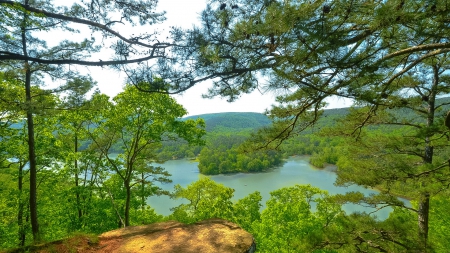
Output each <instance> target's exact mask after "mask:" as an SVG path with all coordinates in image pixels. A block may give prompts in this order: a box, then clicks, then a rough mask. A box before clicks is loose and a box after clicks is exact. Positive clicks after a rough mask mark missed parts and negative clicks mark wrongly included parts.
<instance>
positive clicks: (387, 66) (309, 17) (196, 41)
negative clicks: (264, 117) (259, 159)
mask: <svg viewBox="0 0 450 253" xmlns="http://www.w3.org/2000/svg"><path fill="white" fill-rule="evenodd" d="M449 12H450V9H449V7H448V6H447V4H446V3H445V2H444V1H414V2H406V1H401V0H390V1H364V0H361V1H333V2H332V3H330V2H329V1H313V2H311V1H266V0H255V1H251V3H248V1H211V3H210V5H208V7H207V9H206V10H205V11H204V12H203V13H202V26H201V27H200V28H194V29H192V30H190V31H187V33H186V45H187V46H186V47H185V48H184V49H185V50H181V51H180V57H189V59H192V58H194V59H195V61H191V63H192V66H189V67H190V69H194V70H195V71H196V73H197V78H198V79H204V78H216V79H215V80H214V81H215V82H214V85H213V87H212V88H211V89H210V90H209V93H208V95H207V96H215V95H220V96H225V97H228V99H229V100H230V101H233V100H235V99H237V98H238V97H239V95H240V94H242V93H247V92H251V91H253V90H255V89H264V90H269V91H273V92H276V93H277V94H279V96H278V97H277V102H278V104H277V105H276V106H274V107H273V108H272V109H271V110H270V111H268V114H269V116H270V117H271V119H272V120H273V125H272V126H271V127H269V128H265V129H263V130H261V131H259V134H255V135H254V136H253V137H252V138H251V140H250V141H249V145H248V148H257V149H258V148H259V149H260V148H269V149H272V148H278V147H279V146H280V145H281V143H282V142H283V141H285V140H287V139H289V138H291V137H293V136H295V135H297V134H299V133H301V132H303V131H305V130H306V129H308V128H310V127H312V126H314V125H315V124H316V123H317V121H318V120H319V119H320V118H321V116H322V109H323V107H324V106H325V105H326V101H327V99H329V98H332V97H336V96H337V97H342V98H347V99H352V100H354V101H355V103H356V104H357V105H361V106H367V107H366V109H365V110H358V111H356V112H355V114H356V115H355V119H359V123H358V124H356V123H355V125H353V127H356V130H355V131H354V132H352V133H353V134H356V136H357V134H358V133H359V130H362V129H363V128H364V127H366V126H367V125H368V124H369V123H371V122H373V120H372V119H375V118H377V115H378V114H379V113H382V111H383V110H384V109H385V108H386V107H388V108H389V107H392V108H409V107H411V105H413V104H415V105H418V104H419V103H421V102H417V101H418V100H419V101H421V99H423V103H424V104H422V106H423V105H425V104H427V105H428V108H427V109H426V110H429V111H428V112H427V113H425V114H423V115H424V117H425V118H427V123H425V124H426V126H424V127H421V128H420V129H422V130H424V129H429V130H431V128H433V127H432V126H434V125H435V123H434V118H435V117H436V116H437V115H434V110H435V109H437V108H436V107H435V106H434V105H433V104H432V101H433V98H432V96H434V93H435V92H436V91H437V90H440V91H442V93H441V94H442V95H443V94H448V91H447V88H446V87H447V84H445V83H444V82H440V84H438V86H440V87H441V88H439V89H437V90H434V89H432V84H431V83H432V82H439V78H436V75H437V77H440V76H441V75H444V72H442V71H443V70H444V69H446V66H447V63H446V57H447V55H448V52H449V51H450V43H449V41H448V38H447V37H446V34H448V33H449V26H448V25H447V24H448V22H449V20H448V15H449ZM433 62H434V63H433ZM436 64H438V65H436ZM415 71H419V72H421V73H424V74H423V77H422V79H424V78H425V77H433V81H432V82H428V84H429V86H427V87H425V86H424V85H421V83H420V82H416V81H413V80H411V79H417V78H416V77H412V78H411V76H414V72H415ZM425 73H427V74H425ZM261 77H265V78H266V80H268V81H267V82H266V83H264V84H262V82H260V81H259V80H261ZM408 80H410V81H411V82H409V81H408ZM407 83H409V86H408V84H407ZM422 83H423V82H422ZM182 84H183V83H181V84H177V85H173V86H171V87H169V90H171V91H172V92H176V91H177V90H183V87H189V85H190V83H189V82H185V83H184V84H185V86H182ZM409 91H415V92H416V95H415V96H413V95H410V94H409V93H408V92H409ZM418 106H419V105H418ZM438 117H441V119H442V116H438ZM397 123H398V122H397ZM425 132H426V133H422V132H421V133H422V134H421V138H424V139H423V142H422V143H421V144H422V154H423V153H426V155H422V158H423V159H422V160H420V161H419V162H420V164H423V166H424V167H428V169H423V170H422V169H421V170H419V171H417V170H416V171H415V172H414V173H413V175H415V176H414V179H412V178H411V180H413V181H415V182H421V181H422V180H425V178H426V177H428V175H429V174H430V173H435V175H436V176H438V177H439V179H437V178H435V179H433V180H443V182H442V183H444V182H446V180H447V179H446V176H444V177H441V176H440V175H439V174H440V173H442V171H443V169H444V166H443V165H442V164H438V163H435V162H434V161H432V159H431V156H433V152H432V150H433V145H434V144H432V143H433V137H436V136H437V135H436V134H438V133H439V132H441V133H443V132H442V130H433V131H432V132H430V131H428V130H427V131H425ZM436 138H437V137H436ZM379 150H380V151H381V149H379ZM354 151H355V150H354ZM394 151H395V150H394ZM355 152H356V151H355ZM355 154H356V153H355ZM394 154H395V153H394ZM419 157H420V155H419ZM413 160H414V159H411V160H410V162H411V161H413ZM361 168H365V166H362V167H361ZM412 168H417V167H416V166H413V167H412ZM398 169H399V168H398ZM427 171H428V172H427ZM425 172H427V173H425ZM421 173H423V174H421ZM360 183H362V182H361V181H360ZM425 184H428V183H425ZM431 185H435V184H434V183H432V184H430V186H431ZM427 188H428V186H425V188H422V187H421V188H420V189H422V190H423V192H422V194H421V196H420V197H418V198H419V199H420V201H419V208H418V210H420V211H418V213H419V214H420V215H419V222H418V225H419V233H420V234H419V237H420V241H421V242H422V246H423V247H426V241H427V233H428V228H427V225H426V224H427V219H428V218H427V217H428V215H427V213H428V206H429V205H428V199H429V197H428V196H429V194H430V191H428V190H426V189H427Z"/></svg>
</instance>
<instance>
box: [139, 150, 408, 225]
mask: <svg viewBox="0 0 450 253" xmlns="http://www.w3.org/2000/svg"><path fill="white" fill-rule="evenodd" d="M161 166H162V167H164V168H165V169H166V170H167V171H168V172H169V173H170V174H172V177H171V179H172V181H173V182H172V183H170V184H162V185H161V184H159V186H161V188H163V189H164V190H169V191H172V190H173V186H174V185H176V184H180V185H181V186H182V187H186V186H187V185H188V184H190V183H192V182H195V181H197V180H198V179H199V178H201V177H205V176H204V175H201V174H200V173H199V171H198V168H197V162H193V161H188V160H172V161H168V162H166V163H164V164H162V165H161ZM208 177H209V178H211V179H212V180H214V181H215V182H217V183H221V184H223V185H225V186H227V187H230V188H233V189H235V192H234V198H233V200H234V201H235V200H238V199H241V198H243V197H245V196H247V195H248V194H250V193H252V192H255V191H259V192H260V193H261V196H262V198H263V199H262V203H261V204H262V205H263V207H262V208H264V205H265V202H266V201H267V200H268V199H269V198H270V192H271V191H274V190H277V189H280V188H283V187H289V186H294V185H296V184H310V185H311V186H314V187H318V188H320V189H323V190H326V191H328V192H329V193H330V194H337V193H346V192H350V191H359V192H362V193H364V194H365V195H369V194H373V193H377V192H376V191H375V190H371V189H366V188H364V187H360V186H350V187H337V186H335V185H334V182H335V181H336V173H334V172H333V168H332V167H329V168H325V169H316V168H314V167H313V166H311V165H310V164H309V163H308V158H307V157H294V158H289V159H288V160H287V161H286V163H285V164H284V165H283V166H282V167H280V168H277V169H273V170H270V171H268V172H264V173H237V174H230V175H214V176H208ZM402 200H403V201H404V202H405V203H407V204H408V205H409V202H408V201H407V200H405V199H402ZM181 203H183V200H181V199H170V198H169V197H167V196H152V197H150V198H149V199H148V204H149V205H150V206H151V207H152V208H154V209H155V211H156V212H157V213H159V214H162V215H169V214H170V213H171V211H170V208H172V207H175V206H178V205H180V204H181ZM343 209H344V210H345V211H346V212H347V213H351V212H363V211H366V212H372V211H374V210H375V209H373V208H370V207H363V206H360V205H354V204H346V205H344V206H343ZM391 210H392V209H390V208H384V209H381V210H379V211H377V212H376V213H374V214H373V215H374V216H376V217H377V218H378V219H381V220H383V219H386V218H387V217H388V215H389V213H390V212H391Z"/></svg>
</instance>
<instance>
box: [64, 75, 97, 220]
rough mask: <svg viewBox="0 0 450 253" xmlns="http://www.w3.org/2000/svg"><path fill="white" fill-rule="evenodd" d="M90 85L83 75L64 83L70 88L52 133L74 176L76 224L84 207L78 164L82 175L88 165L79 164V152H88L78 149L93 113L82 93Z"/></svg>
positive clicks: (87, 138) (86, 137) (85, 91)
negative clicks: (57, 140)
mask: <svg viewBox="0 0 450 253" xmlns="http://www.w3.org/2000/svg"><path fill="white" fill-rule="evenodd" d="M94 85H95V82H93V81H92V80H91V79H90V78H85V77H77V78H74V79H73V80H70V81H69V82H68V83H67V84H66V85H65V86H67V87H70V88H71V89H70V90H69V91H68V92H67V94H66V96H65V98H64V99H63V102H62V104H61V105H60V108H59V109H60V110H62V112H61V113H60V114H59V115H58V126H59V127H58V131H57V133H56V134H57V137H58V139H59V140H60V142H61V143H62V144H61V150H60V153H61V156H62V157H63V160H64V164H65V165H66V166H67V167H68V168H69V170H70V172H71V173H70V174H69V175H73V176H74V181H75V182H74V183H75V187H74V189H75V197H76V209H77V212H78V220H79V225H80V226H82V217H83V211H84V212H85V210H83V209H82V203H81V196H80V194H81V187H80V178H79V177H80V174H81V172H82V171H83V169H82V168H81V167H84V171H85V175H86V173H87V168H88V167H89V165H88V164H80V163H81V162H80V160H81V158H82V155H83V154H87V153H88V150H86V148H84V150H83V151H85V152H80V151H81V150H80V149H81V146H82V145H83V144H84V145H85V146H86V145H87V142H88V141H89V135H88V134H87V132H86V128H87V124H88V123H89V120H90V118H92V117H93V116H92V113H95V109H94V108H91V106H90V104H89V102H90V101H88V100H87V98H86V93H87V92H89V91H90V90H91V89H92V88H93V86H94ZM90 114H91V115H90ZM83 165H84V166H83ZM91 175H92V174H91ZM91 178H92V176H91ZM84 184H86V182H84ZM84 186H85V185H84Z"/></svg>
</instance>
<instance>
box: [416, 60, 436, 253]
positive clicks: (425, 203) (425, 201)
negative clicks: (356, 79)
mask: <svg viewBox="0 0 450 253" xmlns="http://www.w3.org/2000/svg"><path fill="white" fill-rule="evenodd" d="M438 84H439V67H438V66H436V65H434V66H433V84H432V86H431V89H430V94H429V96H428V110H427V111H428V114H427V127H431V126H432V125H433V123H434V117H435V109H436V94H437V88H438ZM430 137H431V136H427V137H426V138H425V150H424V159H423V162H424V163H426V164H431V163H433V155H434V150H433V146H432V145H431V140H430ZM424 184H425V183H424ZM423 186H424V187H425V186H426V185H423ZM417 213H418V223H419V238H420V240H421V245H422V247H423V248H424V249H425V251H426V250H427V246H428V245H427V241H428V230H429V224H428V222H429V213H430V193H429V192H425V193H423V194H422V196H420V199H419V208H418V211H417Z"/></svg>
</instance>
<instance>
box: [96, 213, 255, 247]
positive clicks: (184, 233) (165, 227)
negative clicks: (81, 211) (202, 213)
mask: <svg viewBox="0 0 450 253" xmlns="http://www.w3.org/2000/svg"><path fill="white" fill-rule="evenodd" d="M99 239H100V242H99V244H98V245H96V246H95V247H93V248H91V249H92V250H93V251H91V252H114V253H122V252H123V253H125V252H126V253H132V252H155V253H158V252H167V253H171V252H173V253H175V252H177V253H178V252H186V253H190V252H192V253H194V252H195V253H198V252H223V253H244V252H249V253H251V252H254V251H255V249H256V246H255V243H254V240H253V236H252V235H251V234H250V233H248V232H247V231H245V230H243V229H242V228H240V227H239V226H238V225H236V224H234V223H232V222H229V221H226V220H222V219H209V220H204V221H201V222H198V223H194V224H183V223H179V222H175V221H168V222H160V223H155V224H151V225H145V226H136V227H127V228H122V229H117V230H113V231H109V232H106V233H103V234H101V235H100V237H99Z"/></svg>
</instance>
